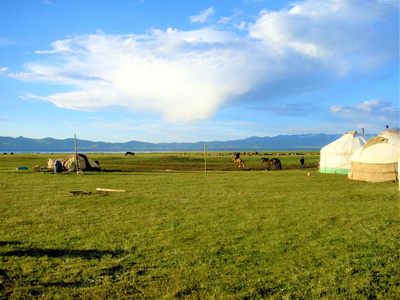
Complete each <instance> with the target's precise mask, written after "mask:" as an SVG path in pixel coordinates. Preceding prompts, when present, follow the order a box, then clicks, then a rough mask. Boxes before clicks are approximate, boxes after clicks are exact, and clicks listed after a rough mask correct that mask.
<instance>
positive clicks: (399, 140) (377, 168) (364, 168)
mask: <svg viewBox="0 0 400 300" xmlns="http://www.w3.org/2000/svg"><path fill="white" fill-rule="evenodd" d="M399 150H400V131H399V130H398V129H387V130H385V131H383V132H381V133H380V134H379V135H378V136H375V137H373V138H371V139H369V140H368V142H367V143H365V145H364V146H363V147H362V148H360V149H358V150H357V151H356V152H354V154H353V155H352V156H351V169H350V172H349V178H350V179H353V180H360V181H367V182H385V181H396V180H398V158H397V156H398V152H399Z"/></svg>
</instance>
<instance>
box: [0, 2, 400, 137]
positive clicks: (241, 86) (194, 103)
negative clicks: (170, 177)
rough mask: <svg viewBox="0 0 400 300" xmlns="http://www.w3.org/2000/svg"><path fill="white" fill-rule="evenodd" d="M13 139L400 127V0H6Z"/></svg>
mask: <svg viewBox="0 0 400 300" xmlns="http://www.w3.org/2000/svg"><path fill="white" fill-rule="evenodd" d="M0 86H1V89H0V107H1V112H0V119H1V120H0V122H1V133H0V134H1V136H12V137H18V136H25V137H29V138H44V137H53V138H58V139H64V138H71V137H73V135H74V133H76V134H77V137H78V138H79V139H88V140H92V141H106V142H126V141H131V140H138V141H147V142H156V143H157V142H196V141H214V140H233V139H242V138H246V137H249V136H276V135H280V134H309V133H311V134H312V133H344V132H348V131H352V130H358V131H360V130H361V128H365V131H366V133H370V134H374V133H379V132H380V131H382V130H384V129H385V126H386V125H389V126H390V127H398V126H399V124H398V123H399V4H398V1H397V0H304V1H275V0H229V1H228V0H219V1H211V0H210V1H206V0H203V1H189V0H187V1H183V0H173V1H172V0H118V1H106V0H94V1H92V0H85V1H77V0H76V1H75V0H73V1H67V0H63V1H61V0H30V1H14V0H0Z"/></svg>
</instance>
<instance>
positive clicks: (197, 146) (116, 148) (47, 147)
mask: <svg viewBox="0 0 400 300" xmlns="http://www.w3.org/2000/svg"><path fill="white" fill-rule="evenodd" d="M341 136H342V134H323V133H320V134H299V135H278V136H274V137H268V136H266V137H256V136H253V137H249V138H246V139H242V140H232V141H212V142H206V146H207V150H208V151H296V150H297V151H319V150H320V149H321V148H322V147H323V146H325V145H327V144H329V143H331V142H333V141H334V140H336V139H338V138H339V137H341ZM364 137H365V139H366V140H368V139H369V138H370V137H371V136H364ZM204 143H205V142H195V143H147V142H139V141H129V142H126V143H107V142H92V141H87V140H79V139H78V140H77V146H78V151H79V152H126V151H133V152H168V151H203V150H204ZM74 145H75V144H74V139H72V138H71V139H64V140H59V139H53V138H44V139H31V138H25V137H22V136H21V137H18V138H13V137H0V151H1V152H69V153H70V152H74V149H75V146H74Z"/></svg>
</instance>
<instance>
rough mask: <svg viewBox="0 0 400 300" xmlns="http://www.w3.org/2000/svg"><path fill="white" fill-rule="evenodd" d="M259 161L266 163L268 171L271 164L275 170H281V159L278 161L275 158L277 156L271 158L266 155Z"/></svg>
mask: <svg viewBox="0 0 400 300" xmlns="http://www.w3.org/2000/svg"><path fill="white" fill-rule="evenodd" d="M261 163H262V164H263V163H266V164H267V170H268V171H269V170H271V166H272V165H274V166H275V171H278V170H282V164H281V161H280V160H279V159H277V158H271V159H269V158H268V157H267V158H265V157H263V158H261Z"/></svg>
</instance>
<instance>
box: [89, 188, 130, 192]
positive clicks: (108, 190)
mask: <svg viewBox="0 0 400 300" xmlns="http://www.w3.org/2000/svg"><path fill="white" fill-rule="evenodd" d="M96 191H99V192H114V193H125V192H126V190H115V189H102V188H97V189H96Z"/></svg>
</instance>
